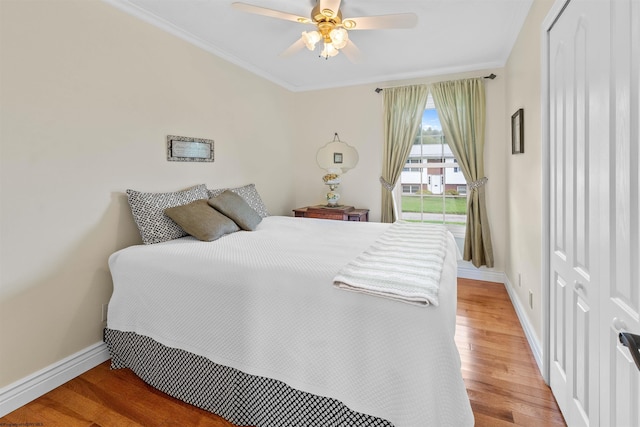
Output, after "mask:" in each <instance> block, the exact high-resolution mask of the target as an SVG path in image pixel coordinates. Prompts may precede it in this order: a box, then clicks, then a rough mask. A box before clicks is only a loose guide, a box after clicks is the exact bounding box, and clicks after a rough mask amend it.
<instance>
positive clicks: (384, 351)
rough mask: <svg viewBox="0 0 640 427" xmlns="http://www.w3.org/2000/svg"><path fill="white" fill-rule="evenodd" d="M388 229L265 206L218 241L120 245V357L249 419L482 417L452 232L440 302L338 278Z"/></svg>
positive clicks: (117, 361) (113, 315) (185, 395)
mask: <svg viewBox="0 0 640 427" xmlns="http://www.w3.org/2000/svg"><path fill="white" fill-rule="evenodd" d="M390 227H391V226H390V225H389V224H380V223H364V222H362V223H361V222H342V221H330V220H322V219H308V218H294V217H284V216H266V217H264V218H263V219H262V220H261V222H260V223H259V224H258V225H257V227H256V228H255V229H254V230H253V231H244V230H241V231H238V232H233V233H230V234H227V235H224V236H223V237H221V238H218V239H217V240H215V241H212V242H202V241H199V240H197V239H196V238H194V237H192V236H184V237H179V238H176V239H172V240H169V241H164V242H160V243H157V244H152V245H137V246H132V247H129V248H125V249H123V250H120V251H118V252H116V253H114V254H113V255H112V256H111V257H110V259H109V267H110V270H111V274H112V277H113V284H114V291H113V295H112V298H111V300H110V302H109V314H108V323H107V328H106V329H105V342H106V343H107V345H108V347H109V351H110V353H111V358H112V359H111V364H112V367H113V368H125V367H126V368H131V369H132V370H133V371H134V372H135V373H136V374H137V375H138V376H140V377H141V378H142V379H143V380H144V381H146V382H147V383H149V384H150V385H152V386H154V387H156V388H158V389H160V390H162V391H164V392H165V393H168V394H170V395H172V396H174V397H177V398H179V399H181V400H184V401H186V402H188V403H191V404H193V405H195V406H198V407H201V408H203V409H206V410H209V411H211V412H214V413H217V414H219V415H221V416H222V417H224V418H225V419H227V420H228V421H230V422H232V423H233V424H236V425H239V426H260V427H270V426H396V427H417V426H470V425H473V415H472V412H471V408H470V404H469V399H468V396H467V392H466V389H465V386H464V383H463V380H462V376H461V373H460V357H459V354H458V352H457V349H456V346H455V342H454V333H455V318H456V317H455V316H456V263H457V257H458V252H457V249H456V247H455V242H454V241H453V237H452V236H451V235H450V234H448V235H447V238H446V248H445V250H444V251H443V254H442V257H443V259H444V262H443V263H442V269H441V274H440V275H439V290H438V295H437V300H436V301H432V302H431V303H426V304H425V303H411V302H410V301H409V302H407V301H400V300H397V299H392V298H387V297H383V296H377V295H371V294H367V293H362V292H351V291H349V290H345V289H341V288H339V287H338V286H337V283H334V279H335V278H336V277H337V275H338V274H339V273H340V272H341V271H343V268H344V267H345V266H347V265H349V264H350V262H351V261H353V260H356V259H358V257H359V256H360V255H361V254H362V253H363V252H364V251H366V250H367V248H370V247H371V246H372V245H373V244H374V243H375V242H377V241H379V240H380V238H381V237H382V236H385V235H386V234H387V232H388V230H389V228H390ZM436 304H437V305H436Z"/></svg>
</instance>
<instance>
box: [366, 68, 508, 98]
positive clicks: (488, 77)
mask: <svg viewBox="0 0 640 427" xmlns="http://www.w3.org/2000/svg"><path fill="white" fill-rule="evenodd" d="M496 77H498V76H496V75H495V74H493V73H491V74H489V75H488V76H484V78H485V79H490V80H493V79H495V78H496ZM374 90H375V91H376V93H380V92H382V91H383V90H384V89H383V88H379V87H377V88H375V89H374Z"/></svg>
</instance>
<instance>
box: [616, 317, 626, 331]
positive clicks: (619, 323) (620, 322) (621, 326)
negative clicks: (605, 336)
mask: <svg viewBox="0 0 640 427" xmlns="http://www.w3.org/2000/svg"><path fill="white" fill-rule="evenodd" d="M613 328H614V329H615V330H616V331H618V332H622V331H626V330H627V324H626V323H624V320H622V319H618V318H617V317H614V318H613Z"/></svg>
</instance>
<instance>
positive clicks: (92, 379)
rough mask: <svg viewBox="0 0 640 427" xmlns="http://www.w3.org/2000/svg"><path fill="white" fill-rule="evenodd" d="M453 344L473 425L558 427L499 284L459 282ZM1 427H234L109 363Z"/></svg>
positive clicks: (559, 417)
mask: <svg viewBox="0 0 640 427" xmlns="http://www.w3.org/2000/svg"><path fill="white" fill-rule="evenodd" d="M456 343H457V345H458V348H459V350H460V357H461V359H462V376H463V378H464V381H465V384H466V386H467V391H468V394H469V399H470V400H471V407H472V408H473V413H474V416H475V419H476V426H490V427H500V426H514V425H519V426H536V427H538V426H545V427H547V426H564V425H565V423H564V420H563V418H562V415H561V414H560V410H559V409H558V406H557V404H556V402H555V400H554V398H553V395H552V394H551V391H550V390H549V387H547V386H546V385H545V383H544V381H543V380H542V377H541V376H540V373H539V371H538V368H537V365H536V363H535V360H534V358H533V356H532V354H531V351H530V350H529V347H528V345H527V341H526V339H525V337H524V333H523V331H522V328H521V327H520V324H519V323H518V319H517V316H516V314H515V311H514V310H513V307H512V305H511V303H510V301H509V297H508V295H507V293H506V291H505V289H504V286H503V285H502V284H497V283H491V282H480V281H473V280H465V279H459V280H458V316H457V329H456ZM3 425H32V426H35V425H39V426H44V427H57V426H64V427H74V426H102V427H111V426H117V427H119V426H154V427H155V426H210V427H233V425H232V424H230V423H228V422H226V421H225V420H223V419H221V418H220V417H217V416H215V415H213V414H210V413H208V412H206V411H203V410H200V409H197V408H195V407H193V406H190V405H187V404H185V403H182V402H180V401H178V400H176V399H173V398H171V397H169V396H167V395H165V394H164V393H162V392H159V391H157V390H155V389H153V388H151V387H149V386H147V385H146V384H145V383H144V382H142V381H141V380H140V379H138V377H136V376H135V375H134V374H133V373H132V372H131V371H130V370H128V369H120V370H115V371H111V370H110V369H109V362H105V363H103V364H101V365H99V366H97V367H95V368H93V369H91V370H90V371H88V372H86V373H84V374H83V375H81V376H79V377H77V378H75V379H73V380H71V381H69V382H68V383H66V384H64V385H62V386H60V387H58V388H57V389H55V390H53V391H51V392H49V393H47V394H46V395H44V396H42V397H40V398H38V399H36V400H34V401H33V402H31V403H29V404H28V405H25V406H23V407H22V408H19V409H17V410H16V411H14V412H12V413H10V414H8V415H6V416H5V417H3V418H0V426H3ZM318 427H325V426H318ZM437 427H441V426H437Z"/></svg>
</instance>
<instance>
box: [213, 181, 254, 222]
mask: <svg viewBox="0 0 640 427" xmlns="http://www.w3.org/2000/svg"><path fill="white" fill-rule="evenodd" d="M207 203H209V205H210V206H211V207H213V208H215V209H216V210H218V211H220V212H221V213H223V214H224V215H226V216H228V217H229V218H231V219H232V220H233V221H234V222H235V223H236V224H238V225H239V226H240V228H242V229H243V230H248V231H253V230H255V229H256V227H257V226H258V224H260V221H262V217H261V216H260V215H259V214H258V212H256V211H255V210H254V209H253V208H252V207H251V206H249V204H248V203H247V202H246V201H245V200H244V198H242V196H240V195H238V194H236V193H235V192H233V191H231V190H225V191H223V192H222V193H220V194H219V195H217V196H215V197H212V198H210V199H209V201H208V202H207Z"/></svg>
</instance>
